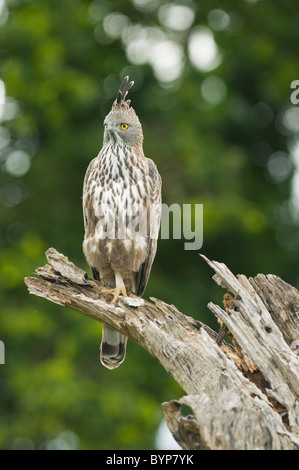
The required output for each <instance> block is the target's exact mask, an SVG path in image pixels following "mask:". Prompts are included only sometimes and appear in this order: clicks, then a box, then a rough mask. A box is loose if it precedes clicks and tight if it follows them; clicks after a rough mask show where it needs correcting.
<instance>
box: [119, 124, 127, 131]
mask: <svg viewBox="0 0 299 470" xmlns="http://www.w3.org/2000/svg"><path fill="white" fill-rule="evenodd" d="M120 127H121V128H122V129H123V130H126V129H128V124H121V125H120Z"/></svg>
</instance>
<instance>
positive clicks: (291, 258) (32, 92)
mask: <svg viewBox="0 0 299 470" xmlns="http://www.w3.org/2000/svg"><path fill="white" fill-rule="evenodd" d="M298 13H299V11H298V2H297V0H284V1H277V2H271V4H270V2H266V1H263V0H246V1H245V0H240V1H239V2H236V1H232V0H222V1H221V2H220V1H213V0H212V1H204V0H201V1H195V0H178V1H176V2H167V1H163V0H127V1H121V0H114V1H108V0H93V1H90V0H63V1H61V0H43V1H37V0H27V1H25V0H6V1H5V0H1V1H0V169H1V173H0V178H1V179H0V181H1V183H0V233H1V241H0V249H1V252H0V286H1V287H0V301H1V310H0V340H2V341H3V342H4V344H5V364H4V365H0V448H2V449H23V448H28V449H31V448H32V449H52V448H65V449H68V448H71V449H155V448H159V447H161V446H162V447H163V445H164V446H165V444H163V443H162V441H161V439H157V432H158V430H159V427H160V425H161V422H162V411H161V407H160V403H161V402H162V401H165V400H170V399H173V398H178V397H180V396H182V394H184V392H183V391H182V390H181V389H180V387H179V386H178V385H177V384H176V383H175V382H174V380H173V379H172V378H171V377H170V376H168V375H167V373H166V372H165V371H164V369H163V368H162V367H161V366H160V365H159V364H158V363H157V362H156V361H155V360H154V359H152V358H151V357H150V355H149V354H148V353H147V352H146V351H144V350H142V349H141V348H140V347H139V346H137V345H135V344H133V343H132V342H130V343H129V347H128V353H127V359H126V361H125V363H124V364H123V365H122V366H121V367H120V368H119V369H117V370H115V371H113V372H111V371H108V370H106V369H105V368H103V367H102V366H101V365H100V362H99V355H98V346H99V343H100V332H101V326H100V324H98V323H96V322H93V321H92V320H90V319H87V318H84V317H83V316H80V315H78V314H76V313H74V312H71V311H69V310H66V309H63V308H61V307H59V306H57V305H53V304H50V303H48V302H46V301H45V300H42V299H38V298H35V297H33V296H30V295H29V294H28V292H27V290H26V287H25V284H24V281H23V279H24V277H25V276H28V275H29V276H30V275H31V274H32V273H33V271H34V269H35V268H36V267H37V266H43V265H44V264H45V263H46V259H45V256H44V252H45V250H46V249H47V248H49V247H50V246H53V247H55V248H56V249H57V250H58V251H61V252H62V253H64V254H65V255H67V256H68V257H69V258H70V259H71V260H72V261H73V262H75V263H76V264H77V265H78V266H80V267H82V268H83V269H87V270H88V268H87V266H86V263H85V260H84V257H83V254H82V240H83V219H82V208H81V205H82V201H81V195H82V184H83V178H84V174H85V171H86V168H87V166H88V163H89V161H90V160H91V159H92V158H94V157H95V156H96V155H97V153H98V151H99V149H100V148H101V145H102V133H103V128H102V121H103V119H104V117H105V115H106V114H107V112H108V111H109V109H110V107H111V104H112V101H113V100H114V98H115V94H116V91H117V89H118V85H119V83H120V81H121V79H122V78H123V77H124V76H125V75H127V74H129V75H130V78H131V79H132V80H134V81H135V86H134V88H133V89H132V90H131V92H130V98H131V99H132V104H133V106H134V108H135V110H136V112H137V114H138V115H139V117H140V119H141V121H142V124H143V130H144V136H145V141H144V149H145V154H146V155H147V156H148V157H150V158H152V159H153V160H154V161H155V162H156V164H157V165H158V168H159V171H160V173H161V175H162V178H163V200H164V202H165V203H167V204H172V203H178V204H184V203H185V204H187V203H199V204H203V207H204V235H203V246H202V249H201V250H200V252H201V253H203V254H205V255H206V256H208V257H209V258H211V259H215V260H218V261H221V262H224V263H226V264H227V265H228V266H229V268H230V269H231V270H232V271H233V272H234V273H235V274H237V273H244V274H245V275H247V276H253V275H255V274H257V273H259V272H262V273H264V274H267V273H273V274H277V275H278V276H280V277H282V278H283V279H284V280H285V281H287V282H289V283H291V284H293V285H294V286H297V287H298V285H299V273H298V254H299V233H298V220H299V219H298V214H299V106H296V104H292V102H291V99H290V97H291V93H292V92H293V91H294V90H292V89H291V83H292V82H293V81H294V80H298V79H299V65H298V62H299V60H298V55H299V50H298V44H299V28H298ZM211 276H212V272H211V270H210V268H209V267H208V266H207V265H206V264H205V262H204V261H203V260H202V258H201V257H200V256H199V253H198V251H186V250H184V240H172V239H170V240H160V242H159V246H158V253H157V257H156V261H155V263H154V267H153V270H152V276H151V279H150V282H149V284H148V287H147V290H146V293H145V297H146V298H149V297H150V296H154V297H158V298H161V299H163V300H165V301H166V302H169V303H173V304H175V305H176V306H177V308H179V309H180V310H181V311H182V312H184V313H185V314H187V315H191V316H193V317H194V318H196V319H198V320H201V321H204V322H206V323H208V324H209V325H210V326H211V327H213V328H217V324H216V322H215V319H214V318H213V316H212V314H211V313H210V312H209V311H208V309H207V303H208V302H209V301H210V300H212V301H214V302H221V299H222V295H223V292H222V290H221V289H220V288H219V287H217V286H216V285H215V283H214V282H213V280H212V278H211Z"/></svg>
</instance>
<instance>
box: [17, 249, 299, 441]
mask: <svg viewBox="0 0 299 470" xmlns="http://www.w3.org/2000/svg"><path fill="white" fill-rule="evenodd" d="M46 256H47V260H48V263H49V264H47V265H46V266H44V267H42V268H37V270H36V275H37V276H38V277H36V276H34V277H26V278H25V283H26V285H27V287H28V290H29V292H30V293H31V294H33V295H36V296H39V297H43V298H45V299H47V300H49V301H51V302H54V303H56V304H58V305H60V306H63V307H66V308H69V309H71V310H74V311H76V312H78V313H80V314H83V315H85V316H87V317H89V318H92V319H93V320H96V321H99V322H101V323H104V324H106V325H108V326H111V327H113V328H114V329H116V330H118V331H120V332H122V333H124V334H125V335H127V336H128V337H129V339H131V340H132V341H134V342H136V343H138V344H139V345H140V346H141V347H143V348H145V349H146V350H147V351H148V352H149V353H150V354H151V355H152V356H153V358H155V359H156V360H157V361H159V362H160V363H161V364H162V366H163V367H164V368H165V370H166V371H167V372H168V373H169V374H170V375H171V376H172V377H173V378H174V380H176V381H177V382H178V383H179V385H180V386H181V387H182V389H183V390H184V391H185V392H186V395H185V396H184V397H182V398H181V399H180V400H172V401H169V402H164V403H162V409H163V412H164V417H165V419H166V421H167V424H168V427H169V429H170V431H171V432H172V434H173V436H174V438H175V439H176V440H177V442H178V443H179V444H180V446H181V447H182V448H183V449H188V450H198V449H212V450H232V449H236V450H246V449H250V450H255V449H261V450H280V449H281V450H282V449H285V450H295V449H297V450H298V449H299V354H298V352H299V292H298V291H297V289H295V288H294V287H292V286H290V285H289V284H287V283H285V282H284V281H282V280H281V279H280V278H279V277H277V276H274V275H267V276H265V275H262V274H259V275H257V276H256V277H254V278H247V277H246V276H244V275H238V276H234V275H233V274H232V273H231V271H230V270H229V269H228V268H227V266H226V265H225V264H223V263H218V262H216V261H210V260H208V259H207V258H206V257H204V256H203V259H204V260H205V261H206V262H207V263H208V264H209V265H210V267H211V268H212V269H213V271H214V272H215V274H214V276H213V279H214V280H215V282H216V283H217V284H219V285H220V286H221V287H222V288H224V289H225V291H226V292H229V293H230V295H231V302H230V303H228V304H226V306H225V307H224V308H223V307H220V306H219V305H216V304H214V303H212V302H210V303H209V304H208V308H209V309H210V310H211V312H213V313H214V315H216V317H217V319H218V320H219V322H220V323H221V324H222V325H223V326H224V327H225V329H227V330H228V334H229V336H230V338H231V340H232V343H233V345H229V344H228V343H221V342H220V341H218V342H217V337H218V335H217V333H215V332H214V331H213V330H212V329H211V328H209V327H208V326H207V325H205V324H204V323H202V322H199V321H197V320H194V319H193V318H192V317H190V316H186V315H184V314H183V313H181V312H179V311H178V310H177V308H176V307H175V306H174V305H168V304H167V303H165V302H163V301H162V300H159V299H156V298H151V302H149V301H147V300H144V299H140V298H138V297H135V296H133V297H120V299H119V303H118V304H117V305H113V304H111V303H109V302H108V301H107V298H105V297H104V296H102V295H101V286H100V285H99V283H98V282H97V281H94V280H92V279H90V278H89V277H88V276H87V274H86V272H85V271H84V270H82V269H80V268H78V267H76V266H75V265H74V264H73V263H72V262H71V261H69V260H68V258H67V257H65V256H64V255H62V254H61V253H59V252H57V251H56V250H55V249H54V248H50V249H49V250H48V251H47V252H46ZM218 343H219V344H218ZM182 405H186V406H188V407H189V408H191V410H192V412H193V415H189V416H182V415H181V407H182Z"/></svg>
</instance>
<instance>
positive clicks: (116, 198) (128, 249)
mask: <svg viewBox="0 0 299 470" xmlns="http://www.w3.org/2000/svg"><path fill="white" fill-rule="evenodd" d="M133 84H134V82H129V77H125V78H124V80H123V82H122V84H121V86H120V88H119V91H118V94H117V98H116V100H115V101H114V103H113V105H112V109H111V111H110V112H109V114H108V115H107V116H106V118H105V120H104V129H105V130H104V140H103V147H102V149H101V151H100V153H99V155H98V156H97V157H96V158H95V159H94V160H92V162H91V163H90V165H89V167H88V169H87V172H86V175H85V179H84V187H83V213H84V226H85V237H84V242H83V251H84V254H85V257H86V260H87V262H88V264H89V266H90V267H91V269H92V272H93V276H94V278H95V279H98V280H100V282H101V284H102V285H103V286H105V287H107V289H106V292H105V294H106V295H112V296H113V299H112V301H113V302H117V301H118V297H119V295H128V293H130V292H132V293H134V294H136V295H139V296H141V295H142V294H143V293H144V291H145V288H146V285H147V282H148V278H149V275H150V271H151V267H152V263H153V261H154V258H155V255H156V250H157V238H158V232H159V227H160V219H161V178H160V175H159V173H158V170H157V168H156V165H155V164H154V163H153V161H152V160H150V159H148V158H146V157H145V155H144V153H143V147H142V143H143V133H142V127H141V124H140V121H139V119H138V117H137V115H136V113H135V111H134V109H133V108H132V107H130V101H129V100H127V101H126V96H127V93H128V90H129V89H130V88H131V87H132V86H133ZM126 342H127V338H126V337H125V336H124V335H122V334H120V333H118V332H116V331H115V330H112V329H111V328H108V327H106V326H105V325H103V335H102V343H101V361H102V363H103V364H104V365H105V366H106V367H108V368H110V369H114V368H115V367H118V366H119V365H120V364H121V362H122V361H123V360H124V357H125V353H126Z"/></svg>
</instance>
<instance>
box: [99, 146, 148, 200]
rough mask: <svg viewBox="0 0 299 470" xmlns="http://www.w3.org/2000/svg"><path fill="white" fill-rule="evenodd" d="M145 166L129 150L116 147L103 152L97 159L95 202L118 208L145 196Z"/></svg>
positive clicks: (146, 190)
mask: <svg viewBox="0 0 299 470" xmlns="http://www.w3.org/2000/svg"><path fill="white" fill-rule="evenodd" d="M147 192H148V188H147V178H146V174H145V168H144V167H143V166H142V165H141V164H140V162H138V159H137V158H136V157H135V156H134V154H132V153H131V152H130V151H128V150H126V149H123V148H117V149H114V151H110V152H107V153H104V154H103V155H102V157H101V159H100V161H99V173H98V178H97V190H96V191H95V203H96V204H98V203H101V204H110V205H111V206H112V207H115V208H119V207H122V206H124V205H126V206H128V205H131V206H132V205H134V203H136V202H138V201H140V200H143V199H144V198H146V195H147Z"/></svg>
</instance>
